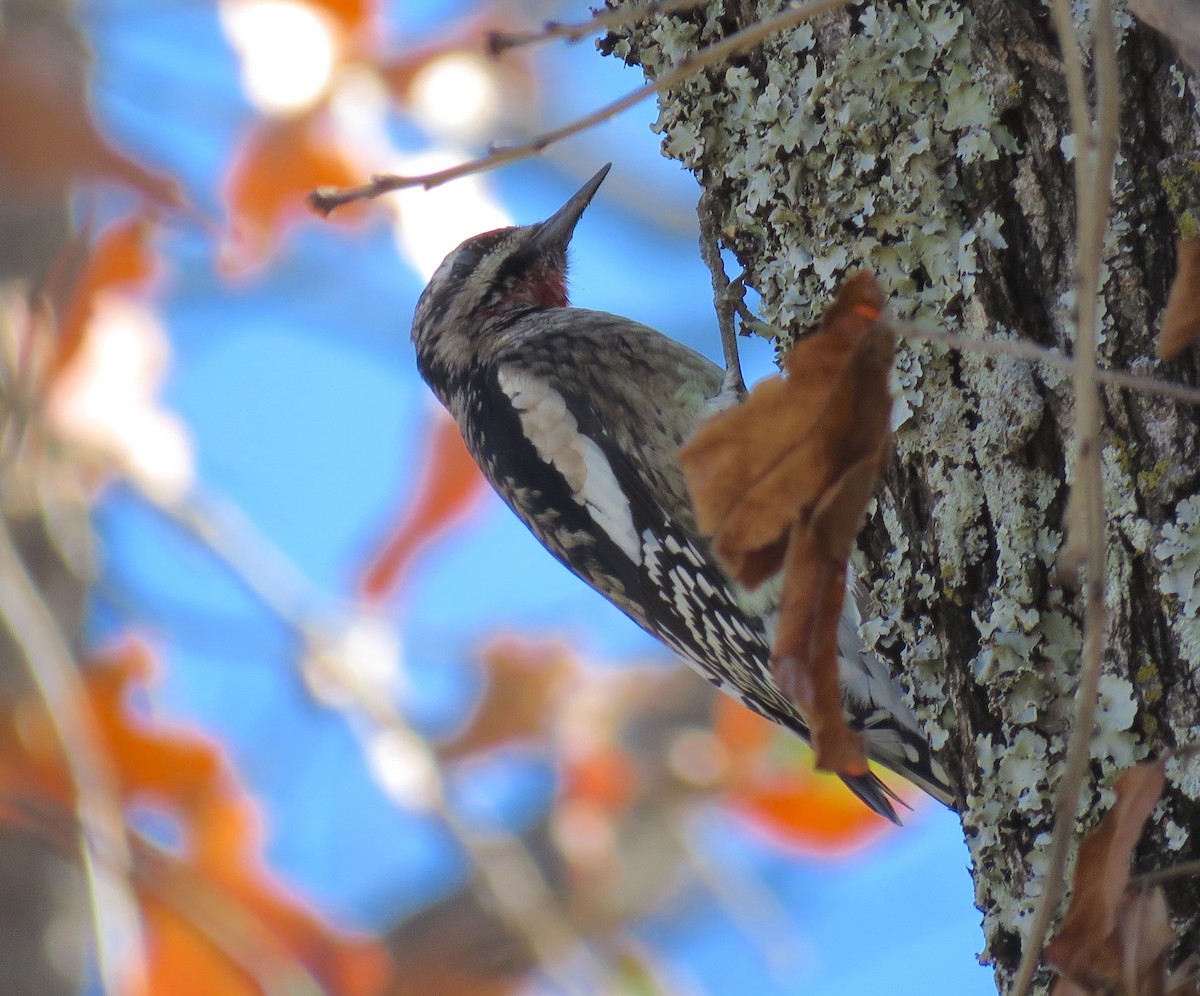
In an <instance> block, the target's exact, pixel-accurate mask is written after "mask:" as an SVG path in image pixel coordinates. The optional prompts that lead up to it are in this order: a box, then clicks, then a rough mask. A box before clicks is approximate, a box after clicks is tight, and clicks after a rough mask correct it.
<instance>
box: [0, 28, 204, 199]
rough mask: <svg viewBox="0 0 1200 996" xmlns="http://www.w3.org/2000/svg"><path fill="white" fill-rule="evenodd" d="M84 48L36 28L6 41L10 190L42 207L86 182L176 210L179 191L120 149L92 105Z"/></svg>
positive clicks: (0, 60) (0, 154)
mask: <svg viewBox="0 0 1200 996" xmlns="http://www.w3.org/2000/svg"><path fill="white" fill-rule="evenodd" d="M86 63H87V59H86V55H85V52H84V48H83V44H82V42H81V41H79V40H78V39H77V38H75V37H74V36H72V35H71V34H69V33H68V32H65V31H54V30H52V29H50V28H47V27H40V26H30V27H22V28H19V29H15V30H9V31H8V32H7V33H6V34H3V35H0V135H3V136H4V140H3V141H2V142H0V173H3V175H4V178H5V183H6V185H7V186H8V188H9V192H10V193H12V194H14V195H15V196H17V197H23V198H30V199H32V200H35V201H42V202H45V201H50V200H54V199H56V198H59V197H61V196H62V194H63V191H64V189H65V188H66V186H67V184H68V183H69V182H70V181H72V180H74V179H77V178H79V177H81V176H92V177H103V178H105V179H109V180H114V181H116V182H118V183H123V184H125V185H127V186H129V187H131V188H133V189H134V190H136V191H137V192H138V193H140V194H142V195H143V196H145V197H147V198H149V199H150V200H152V201H155V202H157V203H159V204H162V205H166V206H168V207H179V206H181V205H182V203H183V198H182V194H181V192H180V189H179V185H178V184H177V183H176V182H175V181H174V180H172V179H170V178H168V177H164V176H160V175H158V174H156V173H152V172H151V171H150V170H148V169H146V168H145V167H144V166H142V165H141V164H140V163H138V162H135V161H134V160H133V159H131V158H129V156H127V155H125V154H124V153H123V152H121V151H120V150H118V149H117V148H116V147H115V146H114V145H112V143H110V142H109V141H108V140H107V139H106V138H105V137H104V136H103V135H102V134H101V133H100V130H99V129H98V128H97V127H96V123H95V121H94V120H93V119H92V115H91V111H90V109H89V108H88V106H87V96H86V82H87V81H86V74H85V66H86Z"/></svg>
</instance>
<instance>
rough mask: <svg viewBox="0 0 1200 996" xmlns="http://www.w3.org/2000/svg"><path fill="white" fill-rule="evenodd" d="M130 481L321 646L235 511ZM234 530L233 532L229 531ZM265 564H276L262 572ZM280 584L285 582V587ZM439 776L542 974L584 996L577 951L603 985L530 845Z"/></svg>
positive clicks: (451, 822) (388, 720)
mask: <svg viewBox="0 0 1200 996" xmlns="http://www.w3.org/2000/svg"><path fill="white" fill-rule="evenodd" d="M128 483H129V486H130V487H132V488H133V489H134V490H135V492H136V493H137V494H138V495H139V496H140V497H141V498H142V499H143V500H144V501H146V502H147V503H148V504H149V505H150V506H151V507H153V508H154V509H156V510H157V511H158V512H160V513H161V514H162V515H164V516H166V517H167V518H168V519H169V520H170V521H173V522H175V523H176V524H177V525H179V526H181V527H182V528H183V529H185V530H186V531H187V532H189V533H191V534H192V535H193V536H195V537H196V538H197V539H198V540H199V541H200V542H201V543H202V544H203V545H204V546H206V547H207V548H208V549H210V550H212V551H213V552H214V553H215V554H216V555H217V556H218V557H219V558H220V559H221V561H222V562H223V564H224V565H225V566H226V567H227V568H228V569H229V570H230V571H232V572H233V574H234V575H235V576H236V577H237V578H239V580H241V581H242V583H243V584H245V585H246V587H247V588H248V589H249V590H250V591H251V592H252V593H254V594H255V595H257V596H258V597H259V598H260V599H261V600H262V602H263V603H264V605H266V607H267V608H268V609H270V610H271V611H272V612H273V613H274V614H275V615H276V616H277V617H278V618H279V619H280V620H281V621H282V622H283V623H284V624H285V625H287V626H288V627H289V628H290V629H292V630H294V631H295V632H296V633H297V634H298V635H299V636H300V638H301V640H302V641H303V642H304V644H305V646H306V647H314V646H316V645H319V643H320V640H321V637H322V635H323V634H325V633H326V630H325V629H323V628H322V627H320V626H319V625H317V624H316V623H314V616H313V614H312V613H311V612H310V611H309V609H308V608H307V607H306V605H305V602H306V601H307V599H306V597H305V596H304V592H303V586H302V585H301V584H299V582H298V579H300V577H301V575H300V574H299V572H298V571H296V570H295V568H294V567H292V566H291V565H290V564H289V563H288V561H287V559H286V558H285V557H284V556H283V554H282V553H281V552H280V551H279V550H277V549H276V548H275V547H273V546H272V545H271V543H270V542H269V541H268V540H267V539H266V538H265V537H264V536H262V535H261V534H259V533H258V532H257V530H255V528H254V526H253V524H252V523H251V522H249V520H245V519H242V518H240V517H233V518H229V517H228V515H227V514H225V515H223V516H222V518H219V519H216V520H214V519H213V518H212V517H211V513H212V512H213V510H223V512H224V513H228V511H229V510H228V509H227V508H226V507H225V506H224V505H222V504H220V503H215V502H213V501H212V499H206V501H205V502H204V503H203V504H200V503H195V502H188V501H170V500H166V499H164V498H163V497H162V496H160V495H158V494H155V493H153V492H151V491H147V490H145V489H142V488H140V487H139V486H138V484H137V482H136V481H129V482H128ZM229 526H232V532H231V531H229V530H228V529H227V527H229ZM263 565H272V566H271V567H270V569H269V570H264V567H263ZM280 581H283V582H284V583H283V584H282V585H279V582H280ZM281 588H282V589H284V590H280V589H281ZM328 677H330V678H331V679H332V680H334V681H336V682H337V683H338V688H339V691H340V692H341V693H343V694H344V695H345V696H346V698H347V699H348V700H349V701H350V702H351V703H352V704H353V708H354V712H355V713H356V714H358V715H359V716H361V717H364V718H365V719H367V720H368V721H369V724H370V726H371V728H372V732H373V733H376V734H378V733H387V734H392V735H396V736H400V737H403V738H405V739H408V738H411V737H413V736H415V734H413V732H412V730H411V728H410V727H409V726H408V724H407V722H406V721H405V719H404V717H403V716H401V715H400V713H399V712H398V711H397V710H396V708H395V706H394V705H393V704H392V703H391V702H390V701H388V700H387V699H386V698H384V697H380V696H378V695H375V694H372V693H371V690H370V689H369V688H366V687H364V686H363V685H362V683H360V682H357V681H355V680H353V678H352V677H351V676H348V675H345V674H342V673H340V672H333V673H329V674H328ZM433 775H434V778H435V783H434V784H433V786H432V792H431V799H430V802H431V803H432V805H433V808H434V811H435V812H436V813H437V815H438V816H439V818H440V819H441V820H442V822H443V823H444V824H445V826H446V827H447V829H448V830H449V831H450V832H451V834H453V835H454V837H455V838H456V839H457V840H458V842H459V843H460V844H461V845H462V847H463V850H464V851H466V853H467V855H468V857H469V858H470V860H471V863H472V864H473V865H474V867H475V868H476V870H477V871H478V873H479V877H480V880H481V881H482V884H483V886H484V887H485V888H486V890H487V892H488V894H489V898H490V899H491V900H492V901H493V902H494V904H495V906H496V908H497V910H498V911H499V912H500V914H501V915H502V916H503V917H504V919H505V921H506V922H507V923H508V924H509V926H511V927H512V928H513V929H514V930H515V931H516V932H517V933H518V934H520V935H521V937H522V938H523V939H524V940H525V942H526V943H527V944H528V945H529V947H530V950H531V951H532V952H533V953H534V955H535V957H536V958H537V959H538V961H539V964H540V967H541V969H542V970H543V971H544V972H545V973H546V975H547V976H548V977H549V978H551V979H552V980H553V981H554V983H555V984H556V985H557V986H558V987H559V988H560V989H561V990H562V991H563V992H565V993H571V992H578V991H580V988H581V987H580V985H579V984H578V982H577V981H576V979H575V978H574V977H573V976H571V975H568V974H567V973H566V972H565V971H564V970H563V969H562V968H561V966H560V960H561V959H562V958H563V956H564V955H565V954H566V953H568V952H572V951H574V952H575V953H576V956H577V958H576V963H577V964H578V963H579V961H582V963H583V964H584V965H585V966H586V967H587V969H588V970H589V971H590V972H591V973H592V974H593V975H594V976H595V977H596V978H598V979H602V980H603V979H604V978H605V977H606V975H607V969H606V968H605V965H604V963H603V962H602V961H601V960H600V959H599V958H598V957H597V956H596V955H595V954H594V953H593V952H592V950H591V947H590V946H589V945H588V943H587V942H586V941H585V940H584V939H583V938H582V937H581V936H579V934H578V933H577V932H576V931H575V930H574V928H573V926H572V925H571V922H570V920H569V919H568V917H567V915H566V913H565V911H564V910H562V908H561V906H560V904H559V902H558V900H557V898H556V897H555V895H554V893H553V891H552V890H551V888H550V886H549V884H548V883H547V882H546V879H545V877H544V875H543V874H542V872H541V869H540V868H539V867H538V865H537V862H536V861H535V860H534V858H533V856H532V855H531V854H530V853H529V850H528V849H527V848H526V847H525V845H524V844H523V843H522V842H521V841H520V840H519V839H518V838H516V837H514V836H513V835H511V834H508V833H505V832H501V831H489V832H488V833H487V834H481V833H479V832H477V831H476V830H475V829H474V828H472V827H471V826H470V825H469V824H468V823H466V821H464V820H462V819H461V818H460V817H459V816H458V814H457V813H455V812H454V810H453V808H452V807H451V806H450V805H449V804H448V802H447V800H446V797H445V792H444V787H443V785H442V782H441V777H440V772H439V771H436V770H435V771H434V772H433Z"/></svg>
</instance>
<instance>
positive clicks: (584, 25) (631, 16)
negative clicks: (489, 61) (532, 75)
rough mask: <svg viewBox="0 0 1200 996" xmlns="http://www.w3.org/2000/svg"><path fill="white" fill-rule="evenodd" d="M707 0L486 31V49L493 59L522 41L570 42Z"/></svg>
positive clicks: (654, 3)
mask: <svg viewBox="0 0 1200 996" xmlns="http://www.w3.org/2000/svg"><path fill="white" fill-rule="evenodd" d="M706 2H707V0H650V2H649V3H643V4H640V5H639V6H637V7H625V8H622V9H620V10H602V11H600V13H598V14H596V15H595V16H594V17H592V18H591V19H590V20H587V21H578V22H576V23H575V24H560V23H559V22H558V21H547V22H546V23H545V24H543V25H542V28H541V30H540V31H513V32H508V31H489V32H488V35H487V53H488V55H490V56H491V57H492V58H493V59H494V58H496V56H498V55H500V54H502V53H503V52H506V51H507V50H508V49H510V48H519V47H520V46H523V45H540V44H541V43H542V42H548V41H552V40H553V39H555V38H562V39H563V40H564V41H567V42H577V41H579V40H580V39H582V38H586V37H587V36H588V35H594V34H595V33H596V32H597V31H605V30H609V29H612V28H621V27H624V26H625V25H627V24H637V23H638V21H642V20H645V19H646V18H647V17H654V16H655V15H656V14H677V13H679V12H680V11H684V10H690V9H691V8H693V7H699V6H700V5H701V4H703V3H706Z"/></svg>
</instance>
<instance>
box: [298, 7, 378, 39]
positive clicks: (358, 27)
mask: <svg viewBox="0 0 1200 996" xmlns="http://www.w3.org/2000/svg"><path fill="white" fill-rule="evenodd" d="M308 2H309V3H312V4H313V6H315V7H318V8H320V9H321V10H323V11H325V13H326V14H328V15H329V16H330V17H332V18H333V19H334V20H335V21H336V22H337V23H338V26H339V27H340V28H341V29H342V30H343V31H344V32H345V33H346V34H347V35H361V34H366V33H370V32H372V31H373V30H374V28H375V26H376V21H377V19H378V15H379V4H378V2H377V0H308Z"/></svg>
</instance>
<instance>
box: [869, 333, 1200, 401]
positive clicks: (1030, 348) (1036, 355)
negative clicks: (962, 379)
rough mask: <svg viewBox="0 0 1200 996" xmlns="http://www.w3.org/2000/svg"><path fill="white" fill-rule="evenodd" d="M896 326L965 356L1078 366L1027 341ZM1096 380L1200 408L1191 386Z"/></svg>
mask: <svg viewBox="0 0 1200 996" xmlns="http://www.w3.org/2000/svg"><path fill="white" fill-rule="evenodd" d="M892 327H893V328H894V329H895V330H896V331H897V332H898V333H899V334H900V335H902V336H904V337H905V338H908V339H918V340H921V341H924V342H933V343H937V344H938V345H939V346H945V347H947V348H948V349H957V350H959V351H960V352H963V353H983V354H985V355H988V356H1013V357H1016V358H1017V359H1020V360H1032V361H1033V362H1034V363H1041V364H1043V365H1044V366H1048V367H1054V368H1055V369H1056V370H1064V371H1066V372H1067V373H1071V374H1073V373H1074V372H1075V368H1076V367H1077V366H1078V364H1077V363H1076V361H1075V360H1073V359H1072V358H1071V357H1069V356H1064V355H1063V354H1062V353H1060V352H1059V351H1058V350H1056V349H1048V348H1047V347H1045V346H1039V345H1038V344H1037V343H1035V342H1029V341H1028V340H1026V339H973V338H971V337H970V336H965V335H956V334H955V333H953V332H939V331H937V330H936V329H929V328H925V327H923V326H921V325H915V324H913V323H912V322H896V323H894V324H893V326H892ZM1096 379H1097V380H1098V381H1100V383H1102V384H1108V385H1109V386H1111V387H1116V388H1120V389H1121V390H1123V391H1135V392H1137V393H1139V394H1150V395H1158V396H1159V397H1163V398H1170V399H1171V400H1172V401H1178V402H1180V403H1181V404H1185V405H1194V406H1195V407H1198V408H1200V388H1196V387H1191V386H1189V385H1187V384H1177V383H1175V382H1173V381H1169V380H1159V379H1158V378H1156V377H1143V376H1141V375H1139V374H1132V373H1128V372H1126V371H1124V370H1108V369H1105V368H1104V367H1097V368H1096Z"/></svg>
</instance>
